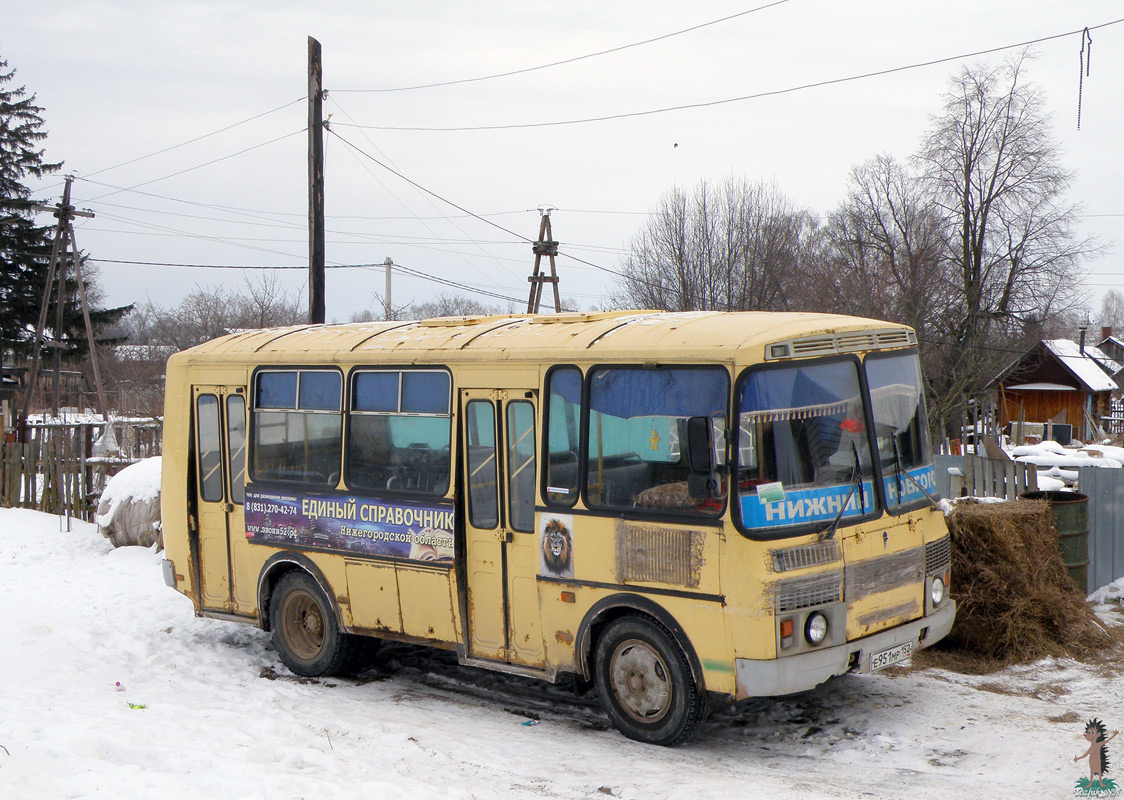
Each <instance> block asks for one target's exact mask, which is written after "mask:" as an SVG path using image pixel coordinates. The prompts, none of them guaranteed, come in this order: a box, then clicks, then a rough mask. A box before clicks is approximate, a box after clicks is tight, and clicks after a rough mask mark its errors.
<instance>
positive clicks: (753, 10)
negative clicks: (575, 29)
mask: <svg viewBox="0 0 1124 800" xmlns="http://www.w3.org/2000/svg"><path fill="white" fill-rule="evenodd" d="M787 2H789V0H776V2H774V3H766V4H765V5H763V6H758V7H757V8H751V9H749V10H748V11H739V12H738V13H737V14H730V15H729V16H726V17H722V18H721V19H715V20H711V21H710V22H703V23H701V24H699V25H692V26H691V27H689V28H683V29H682V30H678V31H673V32H671V33H665V34H663V35H662V36H655V37H653V38H651V39H644V40H643V41H639V42H633V43H632V44H624V45H620V46H619V47H611V48H609V49H608V50H598V51H597V52H596V53H586V54H585V55H583V56H574V57H573V58H565V59H562V60H561V61H552V62H550V63H549V64H539V65H538V66H536V67H525V68H523V69H515V70H510V71H509V72H498V73H496V74H494V75H481V76H479V77H476V78H460V79H458V80H452V81H440V82H438V83H423V84H419V85H417V86H398V87H393V88H389V89H333V90H332V92H334V93H341V92H347V93H360V94H370V93H385V92H410V91H414V90H415V89H433V88H436V87H438V86H456V85H458V84H462V83H476V82H478V81H490V80H493V79H494V78H507V77H510V76H512V75H523V74H525V73H527V72H535V71H537V70H542V69H549V68H551V67H559V66H562V65H563V64H573V63H574V62H576V61H584V60H585V59H587V58H596V57H597V56H604V55H608V54H610V53H619V52H620V51H622V50H628V49H630V48H633V47H641V46H643V45H646V44H652V43H654V42H660V41H663V40H664V39H670V38H672V37H673V36H681V35H682V34H684V33H691V32H692V31H697V30H700V29H702V28H707V27H710V26H711V25H718V24H719V23H722V22H729V21H730V20H732V19H737V18H738V17H744V16H746V15H747V14H753V13H756V12H758V11H763V10H765V9H767V8H772V7H773V6H780V5H784V4H785V3H787Z"/></svg>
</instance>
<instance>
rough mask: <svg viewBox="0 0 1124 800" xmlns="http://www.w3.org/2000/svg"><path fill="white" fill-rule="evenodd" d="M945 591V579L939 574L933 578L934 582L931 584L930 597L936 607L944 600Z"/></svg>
mask: <svg viewBox="0 0 1124 800" xmlns="http://www.w3.org/2000/svg"><path fill="white" fill-rule="evenodd" d="M944 593H945V587H944V580H943V579H942V578H941V576H940V575H938V576H937V577H935V578H933V582H932V584H930V585H929V599H930V600H932V601H933V607H934V608H936V607H937V606H939V605H940V604H941V603H942V602H944Z"/></svg>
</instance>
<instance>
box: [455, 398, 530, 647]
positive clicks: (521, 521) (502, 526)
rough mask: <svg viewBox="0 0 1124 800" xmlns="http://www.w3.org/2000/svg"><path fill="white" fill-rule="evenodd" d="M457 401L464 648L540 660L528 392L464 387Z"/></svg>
mask: <svg viewBox="0 0 1124 800" xmlns="http://www.w3.org/2000/svg"><path fill="white" fill-rule="evenodd" d="M461 403H462V418H463V420H464V424H463V428H462V431H463V433H462V440H461V447H462V453H463V457H462V459H461V463H462V465H463V470H464V473H463V479H462V484H461V485H462V486H463V487H464V489H463V496H464V508H465V512H466V514H465V573H466V578H467V580H466V585H467V591H468V629H469V637H468V653H469V655H470V656H472V657H473V658H485V659H492V660H497V661H506V662H511V663H518V664H526V665H532V666H537V665H541V662H542V655H543V650H542V635H541V633H540V631H539V622H538V619H539V608H538V593H537V584H536V582H535V576H536V574H537V572H538V557H537V553H538V547H537V544H536V543H537V541H538V537H537V536H536V535H535V533H534V517H535V501H534V496H535V454H536V452H537V451H536V445H535V404H534V400H533V393H532V392H529V391H528V392H510V391H504V390H480V389H467V390H464V391H462V393H461Z"/></svg>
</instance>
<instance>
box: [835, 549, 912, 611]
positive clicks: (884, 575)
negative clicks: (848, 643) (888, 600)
mask: <svg viewBox="0 0 1124 800" xmlns="http://www.w3.org/2000/svg"><path fill="white" fill-rule="evenodd" d="M843 575H844V597H845V598H846V600H847V602H848V603H852V604H853V603H855V602H856V601H858V600H861V599H862V598H864V597H867V596H869V595H872V594H877V593H879V592H888V591H891V590H893V589H897V588H899V587H901V586H908V585H910V584H920V583H921V581H922V580H924V578H925V548H924V547H914V548H912V549H910V550H903V551H902V552H900V553H893V554H892V555H888V556H879V557H878V558H871V559H868V560H866V561H860V562H858V563H857V564H848V565H847V566H846V568H845V569H844V570H843Z"/></svg>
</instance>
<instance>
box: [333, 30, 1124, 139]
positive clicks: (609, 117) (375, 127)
mask: <svg viewBox="0 0 1124 800" xmlns="http://www.w3.org/2000/svg"><path fill="white" fill-rule="evenodd" d="M1121 22H1124V18H1120V19H1115V20H1112V21H1111V22H1105V23H1102V24H1100V25H1092V26H1089V27H1088V28H1080V29H1078V30H1074V31H1067V32H1065V33H1058V34H1054V35H1053V36H1043V37H1041V38H1038V39H1030V40H1028V41H1025V42H1018V43H1016V44H1008V45H1003V46H1001V47H992V48H989V49H987V50H977V51H975V52H973V53H963V54H960V55H955V56H948V57H947V58H938V59H934V60H932V61H922V62H918V63H916V64H908V65H905V66H901V67H891V68H889V69H883V70H876V71H874V72H865V73H862V74H860V75H851V76H848V77H845V78H832V79H829V80H823V81H816V82H814V83H805V84H801V85H799V86H790V87H788V88H786V89H774V90H771V91H767V92H757V93H756V94H747V95H742V96H740V97H730V98H726V99H724V100H710V101H707V102H702V103H685V104H683V105H678V106H666V107H664V108H654V109H649V110H646V111H630V112H625V113H621V114H606V115H603V116H600V117H585V118H583V119H568V120H555V121H553V122H524V123H510V124H505V125H458V126H450V127H433V126H395V125H348V124H347V123H336V125H338V126H341V127H355V128H362V129H363V130H375V131H409V132H431V133H432V132H441V133H449V132H464V131H498V130H512V129H519V128H549V127H557V126H561V125H583V124H586V123H589V122H607V121H610V120H617V119H628V118H632V117H647V116H652V115H654V114H666V113H668V112H671V111H688V110H693V109H697V108H711V107H713V106H720V105H728V104H730V103H740V102H744V101H746V100H759V99H761V98H763V97H776V96H778V95H785V94H792V93H793V92H800V91H804V90H805V89H817V88H821V87H824V86H834V85H836V84H841V83H851V82H854V81H860V80H866V79H868V78H877V77H881V76H884V75H892V74H894V73H897V72H906V71H908V70H914V69H921V68H923V67H932V66H936V65H937V64H947V63H948V62H950V61H962V60H964V59H968V58H976V57H978V56H984V55H991V54H992V53H1000V52H1003V51H1004V50H1014V49H1016V48H1020V47H1029V46H1030V45H1033V44H1041V43H1043V42H1049V41H1053V40H1055V39H1062V38H1065V37H1066V36H1074V35H1076V34H1081V33H1083V32H1084V31H1086V30H1090V31H1094V30H1098V29H1100V28H1107V27H1109V26H1110V25H1118V24H1120V23H1121Z"/></svg>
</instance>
